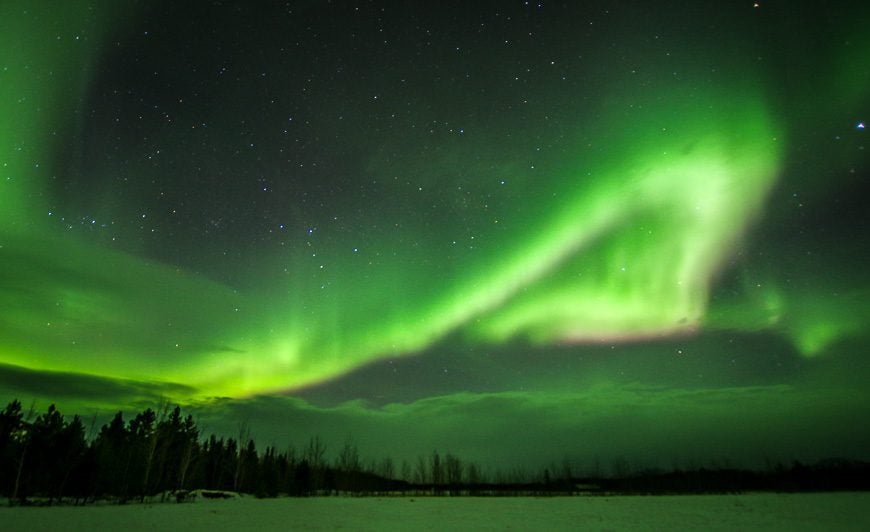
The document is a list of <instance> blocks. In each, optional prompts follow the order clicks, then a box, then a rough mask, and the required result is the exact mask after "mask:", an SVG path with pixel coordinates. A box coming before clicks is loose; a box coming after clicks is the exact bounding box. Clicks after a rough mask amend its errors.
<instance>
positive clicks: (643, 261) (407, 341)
mask: <svg viewBox="0 0 870 532" xmlns="http://www.w3.org/2000/svg"><path fill="white" fill-rule="evenodd" d="M67 11H68V12H67ZM106 20H108V17H107V19H106ZM0 21H2V22H0V53H2V54H3V55H2V56H0V63H2V66H3V68H2V71H0V80H2V83H0V102H2V103H0V114H2V117H3V124H4V125H3V129H2V131H0V158H2V159H0V168H2V172H3V174H2V175H0V239H2V242H0V244H2V245H0V264H2V280H0V304H2V309H3V310H2V311H0V362H2V363H5V364H11V365H17V366H22V367H25V368H30V369H36V370H52V371H67V372H78V373H84V374H89V375H97V376H102V377H110V378H115V379H128V380H137V381H158V382H167V383H184V384H186V385H188V386H190V389H189V390H188V391H183V390H181V391H176V392H172V393H174V394H175V395H176V396H177V397H174V398H175V399H187V400H189V399H193V398H201V397H209V396H231V397H240V396H246V395H251V394H257V393H263V392H269V391H279V390H287V389H293V388H299V387H302V386H306V385H310V384H312V383H317V382H322V381H324V380H326V379H330V378H334V377H336V376H338V375H341V374H344V373H347V372H348V371H350V370H352V369H354V368H358V367H360V366H362V365H364V364H366V363H369V362H372V361H375V360H378V359H382V358H386V357H395V356H403V355H407V354H411V353H417V352H420V351H422V350H424V349H426V348H428V347H431V346H432V345H434V344H436V343H437V342H439V341H442V340H444V339H445V338H446V337H448V336H450V335H458V336H459V337H461V338H462V339H463V341H465V342H468V343H473V344H476V343H481V344H500V343H504V342H508V341H517V340H519V341H526V342H529V343H531V344H536V345H537V344H541V345H546V344H557V343H566V342H567V343H573V342H616V341H633V340H640V339H646V338H661V337H667V336H670V335H679V334H692V333H695V332H697V331H699V330H702V329H705V328H706V329H720V328H724V329H742V330H755V329H763V328H771V329H775V330H778V331H781V332H782V333H783V334H785V335H787V336H788V337H789V338H790V339H791V341H793V342H794V344H795V345H796V347H797V348H798V350H799V351H800V352H802V353H803V354H805V355H807V356H812V355H815V354H818V353H821V352H823V351H824V349H825V347H826V346H827V345H829V344H831V343H832V342H835V341H836V340H838V339H839V338H842V337H843V336H845V335H849V334H855V333H860V332H861V331H862V330H863V329H864V327H865V326H866V318H861V317H860V315H861V313H860V312H859V313H856V312H854V307H855V306H857V307H858V308H866V303H864V302H862V301H861V300H859V298H858V297H857V296H856V297H855V300H853V301H851V302H848V303H843V301H842V300H831V299H828V300H824V299H817V298H816V294H812V293H811V294H808V295H804V296H799V295H794V294H789V293H788V292H787V291H785V290H783V289H781V288H778V287H777V285H776V282H775V275H774V276H772V277H770V278H765V279H764V281H765V282H764V289H763V293H761V294H755V295H749V294H748V293H747V294H742V295H740V296H739V297H737V298H735V300H734V301H732V302H729V303H727V304H725V303H723V304H722V305H721V306H717V307H715V308H709V307H710V305H711V303H710V295H711V292H712V291H713V289H714V284H715V282H716V280H717V276H718V275H719V274H720V273H721V271H722V270H723V269H724V268H725V267H726V266H727V263H728V261H729V260H730V259H731V257H732V255H733V253H734V250H735V248H736V246H737V245H738V243H739V242H740V240H741V237H743V236H744V235H745V234H746V232H747V231H748V230H749V229H750V228H751V227H752V224H753V222H755V221H756V220H757V219H759V218H760V217H761V216H762V214H763V209H764V206H765V199H766V198H767V197H768V194H769V192H770V191H771V189H772V187H774V185H775V183H776V181H777V179H778V178H779V177H780V174H781V172H782V168H783V158H784V156H785V155H784V154H785V153H786V151H787V150H786V146H787V143H788V141H789V139H787V138H785V136H784V132H783V126H782V125H781V124H780V120H779V118H778V117H777V112H776V111H775V110H773V109H771V108H770V106H769V105H768V104H767V103H766V94H765V92H764V90H763V88H762V83H760V82H753V81H752V77H751V76H750V77H748V78H746V79H743V80H741V81H739V82H734V84H733V85H732V86H714V85H712V84H708V86H707V87H706V88H702V89H698V90H693V91H691V92H689V91H685V90H683V89H680V88H679V87H676V86H668V84H662V85H661V86H660V87H656V88H655V90H653V91H650V90H649V89H645V90H644V91H640V90H639V89H625V90H624V91H623V93H622V94H621V97H622V98H623V99H625V100H627V101H628V100H630V101H634V102H637V105H636V106H635V107H634V108H633V109H632V110H630V111H628V110H625V111H617V110H613V108H607V107H606V106H603V108H605V111H603V112H602V116H599V117H597V118H595V119H593V120H587V121H585V122H584V123H580V124H578V127H577V131H576V132H574V133H573V134H572V138H573V140H572V141H571V143H573V146H574V147H573V148H571V149H570V150H568V151H564V152H554V153H552V154H550V155H544V156H542V159H541V160H540V162H539V164H537V165H535V166H530V167H521V166H520V165H519V164H517V163H516V162H515V161H512V160H507V161H503V164H502V162H500V161H498V160H492V161H488V164H489V166H488V167H487V168H486V169H482V170H481V171H480V172H481V175H480V177H479V179H481V180H488V181H498V180H499V179H502V178H504V181H506V184H505V187H504V188H505V189H508V188H511V187H512V190H519V191H520V192H519V193H517V192H513V193H512V194H515V195H514V196H510V195H507V194H508V193H507V192H506V193H505V195H503V196H501V197H499V198H496V199H494V200H493V202H494V203H497V202H498V201H501V203H502V204H507V203H511V206H512V208H514V209H515V210H517V211H518V212H519V215H516V216H501V215H499V214H498V213H494V214H493V216H492V217H491V219H490V220H489V221H488V223H487V224H486V225H480V226H479V227H476V229H477V231H476V232H475V234H474V235H473V236H474V243H473V246H466V248H467V249H464V250H462V251H457V250H455V245H454V243H453V242H451V241H448V240H444V239H441V240H438V239H435V238H430V237H431V236H432V235H433V234H435V233H432V234H429V233H427V232H426V231H427V230H426V229H422V230H421V229H420V227H419V225H417V224H415V222H414V220H412V219H406V220H402V224H403V227H404V228H402V229H399V230H398V231H399V234H397V236H396V237H395V238H396V239H397V241H402V242H410V241H413V242H415V243H416V244H417V245H418V246H419V247H420V248H421V251H419V252H416V253H415V254H413V255H411V254H410V252H401V251H398V252H394V253H392V254H390V253H388V252H387V251H388V247H387V246H386V244H381V245H380V251H383V253H380V254H379V257H378V259H377V260H378V263H377V265H378V268H376V269H375V268H367V267H365V266H364V265H361V264H362V263H360V264H357V263H354V262H353V260H358V259H356V258H354V259H351V260H342V259H340V253H339V250H345V249H349V248H351V247H352V246H353V244H352V243H351V242H350V241H349V240H348V241H343V240H341V239H339V240H338V241H336V242H335V243H334V244H333V245H332V246H331V247H330V249H327V250H325V251H324V252H323V253H322V260H323V262H322V263H320V264H317V265H313V266H312V264H311V263H310V261H309V257H308V255H307V254H303V253H297V254H291V256H290V257H289V262H290V264H292V265H293V268H291V274H290V276H289V280H286V279H285V280H281V281H276V280H274V279H271V280H269V281H268V282H263V283H262V284H261V285H260V286H256V287H253V288H251V289H249V290H238V289H235V288H234V287H231V286H226V285H224V284H221V283H219V282H215V281H213V280H210V279H207V278H205V277H203V276H200V275H197V274H195V273H193V272H189V271H185V270H183V269H180V268H178V267H175V266H173V265H168V264H157V263H155V262H153V261H149V260H146V259H144V258H140V257H139V256H137V255H135V254H132V253H122V252H118V251H113V250H109V249H106V248H104V247H102V246H100V245H99V244H97V243H94V242H90V241H85V240H83V239H77V238H75V237H71V236H63V237H59V236H57V235H56V233H55V232H54V229H53V227H52V226H51V225H50V224H48V223H47V222H46V217H45V211H46V208H45V207H44V205H45V198H44V195H45V194H47V193H48V192H47V191H48V183H49V181H50V180H51V179H53V178H54V176H56V175H57V174H62V173H63V172H64V168H52V167H51V165H52V161H53V160H54V156H53V154H54V153H55V152H56V150H57V145H58V143H61V142H62V141H63V140H62V139H64V138H66V137H67V136H68V135H69V131H68V130H69V129H70V128H72V127H73V125H74V122H75V120H76V116H77V111H76V110H77V106H78V105H79V103H78V102H79V100H80V95H81V94H83V93H84V91H86V89H87V85H88V82H89V79H88V78H89V74H88V72H89V69H88V65H89V64H90V63H91V62H92V61H96V60H98V59H99V55H100V49H101V43H102V39H101V37H100V35H99V31H98V30H101V29H109V27H110V26H109V25H108V23H107V22H106V21H103V20H101V19H99V18H98V17H97V15H96V14H94V13H91V12H87V13H84V14H82V13H81V12H80V11H77V10H75V9H72V8H71V9H69V10H64V12H57V11H55V7H52V8H51V10H49V8H43V9H42V10H40V9H37V8H34V9H33V10H31V11H29V12H26V13H25V12H23V11H22V10H21V9H20V8H17V7H12V6H9V5H8V4H7V5H6V6H5V7H3V8H0ZM55 36H56V37H55ZM70 42H73V43H74V44H73V46H70V45H69V43H70ZM47 43H51V44H47ZM862 57H864V58H866V54H864V55H863V56H862ZM47 72H48V73H50V75H49V77H46V76H47V74H46V73H47ZM842 77H843V75H841V79H842ZM849 87H850V88H849V90H848V91H843V94H844V98H848V99H849V101H855V100H857V99H859V98H861V97H862V96H863V93H862V92H861V91H857V90H855V89H854V84H850V85H849ZM632 91H634V92H632ZM847 92H848V94H847ZM829 99H833V98H829ZM841 102H842V103H841V104H840V105H842V107H844V108H845V107H847V106H848V101H842V99H841ZM590 131H595V132H596V134H595V137H594V138H595V141H594V142H590V141H588V140H587V139H588V138H589V137H588V135H589V132H590ZM481 135H482V136H481V138H479V139H478V141H479V142H482V143H496V142H498V141H497V139H495V138H486V135H485V133H483V134H481ZM448 151H449V147H448ZM444 157H445V159H451V158H456V159H458V160H460V161H461V160H463V158H467V157H468V156H467V155H465V154H463V153H461V152H458V151H457V152H452V153H448V154H447V155H445V156H444ZM842 164H844V165H847V164H850V162H849V161H846V162H844V163H842ZM369 170H370V171H372V172H373V173H374V174H375V175H376V177H377V178H379V179H381V180H383V181H385V182H386V181H389V175H388V174H386V172H387V170H386V169H382V168H380V166H379V163H378V161H377V160H376V158H375V157H374V156H373V159H372V162H371V168H369ZM426 172H428V173H429V174H431V175H432V177H431V178H430V181H431V182H432V184H433V188H436V189H437V188H438V186H439V185H438V182H439V176H438V174H439V168H438V167H435V168H429V169H427V170H426ZM470 179H478V178H476V177H473V178H470ZM421 193H424V194H425V193H427V192H426V191H421ZM436 193H437V192H436ZM493 210H494V211H495V210H496V209H493ZM369 216H371V217H376V216H377V213H375V212H373V213H371V214H370V215H369ZM445 223H447V222H445ZM397 225H398V224H397ZM464 244H467V242H464ZM373 247H377V246H373ZM442 258H443V259H442ZM333 259H334V260H333ZM281 260H287V257H264V259H263V261H262V262H263V264H268V263H269V262H272V261H274V262H276V263H277V262H278V261H281ZM359 260H362V259H359ZM324 263H325V264H326V268H327V269H330V270H331V272H330V273H331V275H332V277H331V278H330V279H331V280H330V283H331V284H330V290H329V291H325V290H323V288H322V287H323V285H322V284H321V283H319V282H317V279H318V277H317V275H319V273H320V272H318V271H317V270H318V269H320V270H322V269H323V264H324ZM445 263H447V264H445ZM369 264H371V263H369ZM768 281H769V282H768ZM819 293H822V290H821V289H820V290H819ZM819 297H821V296H819ZM802 298H803V299H804V300H810V299H812V300H813V301H814V305H811V306H808V305H806V304H805V303H806V301H801V299H802ZM809 307H811V308H809ZM866 315H868V314H867V313H864V316H866Z"/></svg>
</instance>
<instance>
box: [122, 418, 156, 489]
mask: <svg viewBox="0 0 870 532" xmlns="http://www.w3.org/2000/svg"><path fill="white" fill-rule="evenodd" d="M156 421H157V414H155V413H154V411H153V410H151V409H150V408H147V409H145V411H143V412H141V413H139V414H137V415H136V417H135V418H133V420H132V421H130V426H129V429H128V432H129V436H130V469H131V474H130V486H131V494H132V495H138V496H139V498H140V499H141V500H144V498H145V496H146V495H150V494H151V491H150V490H151V486H150V482H149V481H150V476H151V467H152V463H153V461H154V453H155V450H156V445H157V434H156Z"/></svg>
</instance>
